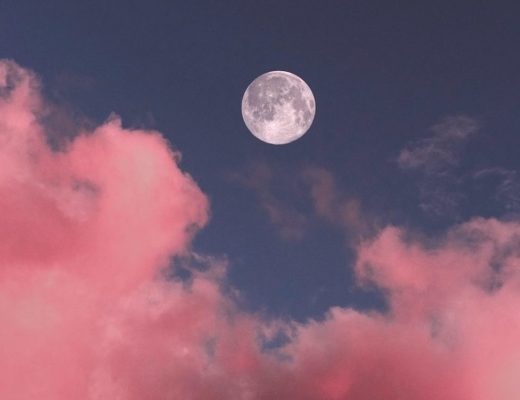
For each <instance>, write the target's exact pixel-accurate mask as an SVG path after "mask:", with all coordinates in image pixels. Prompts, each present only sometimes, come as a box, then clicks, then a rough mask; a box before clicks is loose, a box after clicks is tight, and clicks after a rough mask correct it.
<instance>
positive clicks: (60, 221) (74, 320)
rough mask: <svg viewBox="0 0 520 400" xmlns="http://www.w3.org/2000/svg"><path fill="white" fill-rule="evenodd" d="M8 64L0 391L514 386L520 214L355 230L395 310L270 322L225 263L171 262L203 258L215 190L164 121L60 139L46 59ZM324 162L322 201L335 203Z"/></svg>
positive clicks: (326, 399)
mask: <svg viewBox="0 0 520 400" xmlns="http://www.w3.org/2000/svg"><path fill="white" fill-rule="evenodd" d="M2 77H3V78H2ZM0 78H2V79H0V82H2V85H1V87H0V393H1V395H2V398H6V399H10V400H28V399H42V400H62V399H63V400H65V399H67V400H68V399H76V400H114V399H118V400H142V399H149V400H166V399H193V400H225V399H239V400H264V399H265V400H267V399H302V400H347V399H356V400H365V399H366V400H369V399H370V400H374V399H394V398H398V399H402V400H422V399H428V398H430V399H446V400H462V399H472V400H489V399H493V400H516V399H517V397H518V393H519V392H520V387H519V384H518V382H520V342H519V340H518V338H519V337H520V317H519V315H518V307H519V306H520V291H519V288H520V251H519V250H518V248H519V245H520V242H519V239H518V238H519V237H520V224H518V223H516V222H503V221H499V220H495V219H481V218H476V219H473V220H471V221H468V222H467V223H464V224H461V225H458V226H455V227H453V228H451V229H450V230H449V231H448V232H446V234H444V235H442V236H440V237H436V238H429V239H425V238H419V237H417V236H416V235H414V234H413V233H410V232H407V231H406V230H403V229H400V228H398V227H393V226H390V227H387V228H384V229H382V230H380V231H379V232H378V233H377V235H375V236H374V237H372V238H370V239H366V238H365V239H364V240H363V241H361V242H359V243H358V245H357V246H356V251H357V261H356V264H355V272H356V276H357V278H358V280H359V284H360V285H369V286H371V285H373V286H376V287H377V288H379V289H380V290H382V291H383V292H384V293H385V296H386V299H387V302H388V309H387V310H386V311H370V312H360V311H356V310H353V309H349V308H340V307H333V308H332V309H331V310H330V311H329V313H328V314H327V315H326V316H325V318H324V319H323V320H321V321H313V320H311V321H307V322H306V323H296V322H292V321H265V320H263V319H262V318H261V317H260V316H258V315H255V314H249V313H247V312H245V311H243V310H241V309H240V307H238V306H237V304H236V303H235V302H234V301H233V297H232V296H230V295H228V294H226V291H224V290H223V286H225V276H224V275H223V274H222V269H221V268H220V267H210V268H209V269H208V270H206V272H202V271H198V270H197V269H194V270H193V274H192V276H191V279H190V280H189V281H188V282H183V281H180V280H174V279H173V280H172V279H170V280H165V279H164V278H163V275H162V274H161V273H160V272H161V270H162V269H163V268H164V267H166V266H167V265H168V263H169V259H170V258H171V257H172V256H176V255H177V256H185V257H186V258H189V256H190V254H191V250H190V240H191V238H192V236H193V234H194V233H195V231H196V230H197V229H198V228H201V227H202V226H204V224H205V223H206V222H207V215H208V202H207V199H206V197H205V196H204V194H203V193H202V192H201V191H200V189H199V188H198V187H197V185H196V184H195V183H194V181H193V180H192V179H191V178H190V176H189V175H187V174H186V173H183V172H182V171H181V170H180V168H179V166H178V159H179V157H178V154H176V153H174V152H172V151H171V150H170V148H169V146H168V143H167V142H166V141H165V140H164V139H163V138H162V137H161V136H160V135H159V134H158V133H157V132H147V131H142V130H127V129H124V128H122V126H121V122H120V121H119V120H118V119H117V118H112V119H110V120H109V121H107V122H106V123H104V124H102V125H101V126H99V127H97V128H95V129H94V130H92V131H88V132H84V133H83V134H81V135H79V136H76V137H75V138H74V139H71V141H70V143H69V144H68V145H67V146H66V147H65V148H62V149H60V150H59V151H56V150H52V149H50V148H49V146H48V144H47V143H46V141H45V137H44V127H42V126H41V121H40V119H39V118H38V113H39V111H40V110H41V107H43V106H44V100H43V99H42V98H41V97H40V95H39V92H38V82H37V80H36V78H35V76H34V75H33V74H32V73H30V72H28V71H27V70H24V69H22V68H21V67H19V66H17V65H16V64H14V63H13V62H9V61H2V62H0ZM318 175H319V179H318V180H317V181H313V186H312V187H313V196H315V205H316V210H317V212H320V213H322V214H323V215H325V216H327V215H330V217H333V216H335V215H336V212H337V210H338V208H337V205H338V204H339V203H341V201H338V200H337V195H335V194H334V190H333V189H331V188H332V185H331V180H330V179H329V177H328V176H329V175H327V174H326V173H324V172H323V171H322V172H318ZM314 178H316V176H314ZM208 260H210V261H209V262H210V263H211V262H212V261H211V258H209V259H208ZM280 338H283V340H281V339H280ZM266 343H271V345H269V346H267V345H266ZM273 343H274V344H273Z"/></svg>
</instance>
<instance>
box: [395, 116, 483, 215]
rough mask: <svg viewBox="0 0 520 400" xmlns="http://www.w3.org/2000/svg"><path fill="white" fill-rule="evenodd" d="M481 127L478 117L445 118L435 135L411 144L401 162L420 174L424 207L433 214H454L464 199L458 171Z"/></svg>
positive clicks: (403, 151)
mask: <svg viewBox="0 0 520 400" xmlns="http://www.w3.org/2000/svg"><path fill="white" fill-rule="evenodd" d="M478 129H479V125H478V123H477V121H476V120H474V119H473V118H471V117H468V116H464V115H459V116H451V117H447V118H445V119H443V120H442V121H440V122H439V123H438V124H436V125H434V126H433V127H432V128H431V131H432V135H431V136H429V137H427V138H424V139H420V140H418V141H415V142H412V143H410V144H408V145H407V146H406V147H405V148H404V149H403V150H402V151H401V152H400V154H399V156H398V158H397V162H398V165H399V167H400V168H401V169H402V170H405V171H409V172H413V173H415V174H417V175H418V185H419V192H420V207H421V208H422V209H423V210H424V211H425V212H426V213H428V214H430V215H433V216H439V217H440V216H450V217H454V216H456V215H457V213H458V206H459V204H460V203H461V202H462V201H463V200H464V193H463V192H462V191H461V190H460V186H461V183H462V179H463V178H462V177H461V176H460V175H459V174H457V173H456V167H457V166H459V163H460V157H461V153H462V150H463V148H464V144H465V143H466V141H467V140H468V139H469V138H470V137H471V136H472V135H474V134H475V133H476V132H477V131H478Z"/></svg>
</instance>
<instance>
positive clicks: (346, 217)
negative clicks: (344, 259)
mask: <svg viewBox="0 0 520 400" xmlns="http://www.w3.org/2000/svg"><path fill="white" fill-rule="evenodd" d="M302 178H303V180H304V182H305V183H306V184H307V185H308V186H309V190H310V197H311V199H312V202H313V205H314V210H315V213H316V215H317V216H318V217H321V218H325V219H326V220H327V221H329V222H330V223H332V224H335V225H338V226H340V227H341V228H343V229H344V230H345V231H346V232H347V233H348V234H349V235H350V236H351V237H353V238H354V237H355V238H361V237H363V235H365V234H367V233H368V231H369V226H368V224H367V218H366V217H365V216H363V214H362V210H361V203H360V202H359V200H357V199H356V198H353V197H348V196H346V195H345V194H343V193H341V192H340V190H339V189H338V185H337V182H336V179H335V178H334V176H333V174H332V173H331V172H330V171H328V170H326V169H324V168H319V167H307V168H305V169H304V171H303V173H302Z"/></svg>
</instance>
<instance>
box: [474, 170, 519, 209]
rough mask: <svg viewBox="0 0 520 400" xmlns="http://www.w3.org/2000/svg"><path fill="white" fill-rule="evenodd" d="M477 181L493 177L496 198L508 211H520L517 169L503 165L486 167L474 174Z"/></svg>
mask: <svg viewBox="0 0 520 400" xmlns="http://www.w3.org/2000/svg"><path fill="white" fill-rule="evenodd" d="M473 178H474V179H475V180H476V181H477V182H482V181H484V180H488V179H492V180H493V181H494V188H493V192H494V193H495V194H494V198H495V200H496V201H497V203H498V204H500V205H502V206H503V207H504V208H505V210H506V211H507V212H510V213H518V212H519V211H520V178H519V176H518V173H517V171H514V170H510V169H507V168H503V167H492V168H484V169H481V170H479V171H477V172H475V173H474V174H473Z"/></svg>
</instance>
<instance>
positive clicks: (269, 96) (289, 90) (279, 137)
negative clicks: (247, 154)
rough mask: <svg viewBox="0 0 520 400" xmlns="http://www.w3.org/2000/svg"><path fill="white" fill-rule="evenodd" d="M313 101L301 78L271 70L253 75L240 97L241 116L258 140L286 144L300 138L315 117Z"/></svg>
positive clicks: (307, 87)
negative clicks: (256, 75)
mask: <svg viewBox="0 0 520 400" xmlns="http://www.w3.org/2000/svg"><path fill="white" fill-rule="evenodd" d="M315 113H316V102H315V100H314V96H313V94H312V91H311V89H310V88H309V86H307V84H306V83H305V82H304V81H303V79H301V78H300V77H298V76H296V75H294V74H291V73H290V72H285V71H271V72H267V73H265V74H263V75H260V76H259V77H258V78H256V79H255V80H254V81H253V82H252V83H251V84H250V85H249V86H248V87H247V89H246V91H245V93H244V97H243V99H242V116H243V118H244V122H245V123H246V126H247V128H248V129H249V130H250V131H251V133H252V134H253V135H255V136H256V137H257V138H258V139H260V140H262V141H264V142H267V143H271V144H286V143H290V142H293V141H295V140H296V139H299V138H300V137H302V136H303V135H304V134H305V132H307V131H308V130H309V128H310V126H311V124H312V121H313V120H314V114H315Z"/></svg>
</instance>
